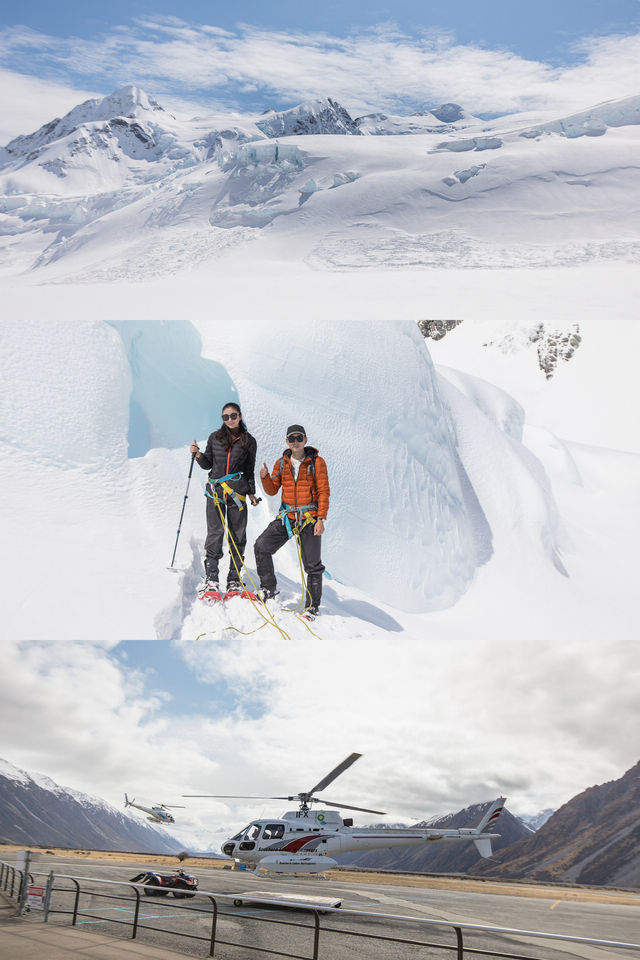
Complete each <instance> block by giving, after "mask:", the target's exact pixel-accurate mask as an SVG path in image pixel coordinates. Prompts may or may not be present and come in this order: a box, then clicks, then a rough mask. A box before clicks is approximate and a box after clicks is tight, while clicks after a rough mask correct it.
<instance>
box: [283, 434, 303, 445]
mask: <svg viewBox="0 0 640 960" xmlns="http://www.w3.org/2000/svg"><path fill="white" fill-rule="evenodd" d="M287 440H288V442H289V443H302V442H303V441H304V433H290V434H289V436H288V437H287Z"/></svg>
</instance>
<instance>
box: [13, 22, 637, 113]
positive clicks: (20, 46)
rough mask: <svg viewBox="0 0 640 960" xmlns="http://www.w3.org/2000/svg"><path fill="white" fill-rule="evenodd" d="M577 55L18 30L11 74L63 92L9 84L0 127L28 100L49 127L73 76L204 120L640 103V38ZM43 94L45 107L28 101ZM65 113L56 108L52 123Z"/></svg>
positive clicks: (249, 32)
mask: <svg viewBox="0 0 640 960" xmlns="http://www.w3.org/2000/svg"><path fill="white" fill-rule="evenodd" d="M574 52H575V56H576V57H578V61H577V62H575V63H573V64H571V65H568V66H563V67H560V66H552V65H550V64H547V63H543V62H538V61H532V60H525V59H523V58H522V57H519V56H517V55H516V54H514V53H512V52H511V51H509V50H505V49H495V50H492V49H485V48H482V47H479V46H475V45H473V44H460V43H457V42H456V41H455V38H453V37H452V36H450V35H447V34H443V33H425V34H423V35H420V36H414V37H410V36H407V35H405V34H402V33H401V32H400V31H399V30H398V29H397V28H396V27H395V26H394V25H393V24H382V25H380V26H379V27H378V28H377V29H375V30H368V31H365V32H356V33H353V34H351V35H349V36H345V37H336V36H331V35H329V34H326V33H303V32H299V31H297V32H296V31H274V30H263V29H258V28H256V27H253V26H251V25H246V24H245V25H239V26H238V28H237V31H236V32H235V33H230V32H228V31H225V30H221V29H219V28H216V27H212V26H207V25H194V24H189V23H186V22H184V21H182V20H179V19H177V18H175V17H171V18H162V19H160V18H153V19H145V20H137V21H133V22H132V24H131V25H129V26H123V27H118V28H115V29H113V30H112V31H111V33H109V34H106V35H104V36H102V37H100V38H96V39H93V40H85V39H80V38H76V37H70V38H63V39H61V38H54V37H47V36H44V35H42V34H36V33H34V32H33V31H29V30H26V29H24V28H22V29H20V28H14V29H11V30H6V31H4V33H2V34H0V54H2V55H3V56H4V58H5V61H6V63H7V65H8V66H9V65H10V66H13V67H14V68H15V69H16V70H18V71H20V70H22V71H23V72H24V71H26V70H27V69H28V70H30V71H34V72H36V71H37V72H39V73H40V74H41V75H42V74H43V73H45V72H46V73H47V74H49V75H54V76H55V77H57V78H58V83H57V84H56V83H53V84H52V83H49V82H44V81H42V82H41V81H38V80H31V81H30V83H31V84H33V85H34V86H33V87H30V86H29V81H28V78H26V77H24V76H23V77H22V78H20V80H16V79H12V81H11V85H10V87H9V91H10V96H9V97H8V98H7V97H6V98H5V104H7V101H8V114H7V113H6V111H7V106H5V119H4V121H3V123H2V128H3V129H11V131H12V132H15V131H16V127H15V124H16V122H17V121H18V119H19V116H18V114H19V113H20V112H21V109H22V107H23V105H24V102H25V101H27V102H33V101H34V100H35V101H36V102H37V103H38V107H40V106H42V108H43V109H42V110H40V109H38V110H37V111H33V113H34V115H35V114H37V116H38V117H39V118H40V117H43V116H44V118H45V119H46V118H47V117H48V115H47V114H46V111H45V108H48V107H53V104H54V102H56V101H57V103H60V104H62V103H64V105H65V106H67V107H68V105H69V104H70V100H69V97H68V96H67V92H68V91H69V90H70V87H69V86H67V85H66V82H65V81H66V80H67V79H68V78H70V77H73V78H74V81H76V82H77V81H78V78H85V81H86V82H89V83H90V84H91V85H101V86H103V87H104V92H109V91H110V89H114V88H116V87H117V86H120V85H122V84H124V83H135V84H137V85H139V86H142V87H145V88H147V89H148V91H149V92H150V93H152V94H154V95H156V96H160V97H162V96H163V95H164V96H169V97H173V98H178V99H186V100H188V101H191V102H195V103H196V104H199V105H200V107H199V112H202V111H206V110H207V109H211V107H212V104H211V102H209V98H210V97H212V98H214V99H215V100H216V101H217V103H216V104H215V106H216V108H219V106H220V103H221V102H225V103H226V105H227V107H234V106H237V105H238V103H240V102H242V98H243V97H246V95H247V94H260V96H259V97H257V96H254V97H252V100H253V102H254V103H255V102H257V101H259V100H261V101H262V102H263V105H264V106H270V105H273V106H276V107H281V106H290V105H292V104H293V103H297V102H300V101H301V100H304V99H309V98H313V97H318V96H327V95H328V96H332V97H335V98H336V99H339V100H341V101H342V102H343V103H344V104H345V106H347V108H348V109H350V110H351V111H352V112H354V113H356V114H358V113H364V112H369V111H373V110H387V111H398V112H410V111H411V110H412V109H417V108H420V107H425V106H434V105H436V104H437V103H441V102H443V101H446V100H454V101H457V102H459V103H462V104H463V106H464V107H465V108H466V109H468V110H469V111H471V112H474V113H481V114H482V113H509V112H518V111H522V110H549V111H552V112H569V111H572V110H576V109H579V108H586V107H588V106H589V105H591V104H593V103H597V102H600V101H602V100H606V99H612V98H617V97H624V96H630V95H632V94H634V93H636V92H637V89H638V85H637V63H638V60H639V59H640V35H632V36H610V37H599V38H587V39H585V40H583V41H582V42H581V43H580V44H578V45H576V46H575V50H574ZM6 76H7V77H10V75H9V74H8V73H7V75H6ZM20 82H22V84H23V88H22V89H21V88H20ZM39 84H40V88H41V89H42V91H43V95H44V96H43V100H44V102H42V101H40V102H39V98H38V97H36V96H33V95H32V94H35V93H36V92H37V90H38V85H39ZM12 88H13V89H12ZM82 95H83V96H84V94H82ZM77 99H78V98H76V102H77ZM61 109H62V107H61V106H57V104H56V108H55V109H54V110H53V112H54V113H56V112H58V113H59V112H60V111H61ZM26 126H27V127H28V126H29V124H27V125H26ZM24 130H25V123H24V121H23V122H22V124H21V132H24Z"/></svg>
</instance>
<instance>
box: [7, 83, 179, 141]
mask: <svg viewBox="0 0 640 960" xmlns="http://www.w3.org/2000/svg"><path fill="white" fill-rule="evenodd" d="M157 112H160V113H165V114H166V111H165V110H164V109H163V107H161V106H160V104H159V103H158V102H157V100H154V99H153V97H149V96H148V95H147V94H146V93H145V92H144V90H141V89H140V88H139V87H135V86H133V84H128V85H127V86H124V87H120V89H119V90H115V91H114V92H113V93H111V94H109V96H107V97H103V98H102V99H101V100H85V101H84V103H80V104H78V106H77V107H74V108H73V110H70V111H69V113H66V114H65V115H64V117H62V118H60V117H57V118H56V119H55V120H51V121H50V122H49V123H45V124H44V126H42V127H40V129H39V130H36V131H35V133H30V134H27V135H26V136H19V137H16V138H15V139H14V140H12V141H11V142H10V143H8V144H7V146H6V150H7V153H8V154H9V156H11V157H19V156H23V155H25V154H27V153H30V152H31V151H33V150H37V149H39V148H40V147H43V146H45V145H46V144H49V143H53V142H54V141H55V140H60V139H61V138H62V137H66V136H68V134H70V133H72V132H73V131H74V130H76V129H77V128H78V127H79V126H81V125H82V124H85V123H95V122H103V121H110V120H113V119H115V118H116V117H127V118H129V119H134V118H137V119H141V118H144V117H145V116H147V115H148V114H149V113H157Z"/></svg>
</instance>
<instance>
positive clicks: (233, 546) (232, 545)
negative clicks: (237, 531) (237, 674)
mask: <svg viewBox="0 0 640 960" xmlns="http://www.w3.org/2000/svg"><path fill="white" fill-rule="evenodd" d="M216 506H217V508H218V513H219V514H220V521H221V523H222V529H223V530H224V535H225V538H226V540H227V546H228V548H229V556H230V558H231V561H232V563H233V566H234V568H235V571H236V573H237V575H238V580H239V581H240V583H244V580H243V578H242V570H244V571H245V572H246V574H247V577H248V579H249V582H250V583H251V586H252V587H253V592H254V593H255V594H256V595H257V596H258V598H259V601H260V603H261V604H262V606H263V607H264V609H265V610H266V612H267V614H268V616H265V614H264V613H263V611H262V610H261V609H260V607H259V606H258V604H257V603H256V602H255V600H254V599H253V597H249V598H248V599H249V600H250V601H251V606H252V607H253V609H254V610H255V611H256V613H257V614H259V616H261V617H262V619H263V620H264V623H263V624H262V626H260V627H257V628H256V630H252V631H251V632H250V633H243V631H242V630H238V629H237V627H225V628H224V629H227V630H229V629H231V630H236V632H237V633H240V634H242V635H243V636H251V634H252V633H256V632H257V631H258V630H261V629H262V627H265V626H266V625H267V624H270V625H271V626H272V627H275V628H276V630H277V631H278V633H279V634H280V635H281V637H282V638H283V640H291V637H290V636H289V634H288V633H286V631H284V630H283V629H282V627H281V626H280V625H279V624H278V623H277V622H276V619H275V617H274V616H273V614H272V613H271V611H270V610H269V608H268V606H267V605H266V603H265V602H264V600H262V598H260V595H259V593H258V588H257V586H256V584H255V581H254V579H253V577H252V576H251V573H250V572H249V570H248V569H247V565H246V564H245V562H244V560H242V566H241V567H238V564H237V561H236V557H235V553H237V555H238V557H239V556H240V550H239V549H238V545H237V543H236V542H235V540H234V539H233V536H232V535H231V531H230V530H229V525H228V523H227V521H226V519H225V516H224V514H223V512H222V509H221V507H220V504H219V503H216ZM234 551H235V552H234Z"/></svg>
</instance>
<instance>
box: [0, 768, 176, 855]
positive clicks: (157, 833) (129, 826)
mask: <svg viewBox="0 0 640 960" xmlns="http://www.w3.org/2000/svg"><path fill="white" fill-rule="evenodd" d="M0 843H19V844H24V845H25V846H29V845H34V846H50V847H53V846H57V847H71V848H74V849H78V848H85V847H86V848H89V849H91V850H125V851H126V850H130V851H133V852H140V853H169V854H173V853H179V852H180V851H181V850H182V849H183V847H182V846H181V845H180V842H179V841H178V840H176V839H175V838H174V837H172V836H171V834H170V833H168V832H167V831H166V830H162V829H156V828H155V827H153V826H152V825H151V824H147V823H145V822H144V821H142V820H140V819H139V818H138V817H135V816H131V815H129V814H128V813H126V812H125V811H124V810H116V808H115V807H112V806H111V805H110V804H108V803H105V801H104V800H101V799H100V798H99V797H92V796H88V795H87V794H85V793H81V792H79V791H77V790H72V789H70V788H69V787H61V786H59V785H58V784H57V783H55V782H54V781H53V780H51V779H50V778H49V777H45V776H43V775H42V774H29V773H27V772H26V771H25V770H20V769H19V768H18V767H15V766H13V764H10V763H8V762H7V761H6V760H0Z"/></svg>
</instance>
